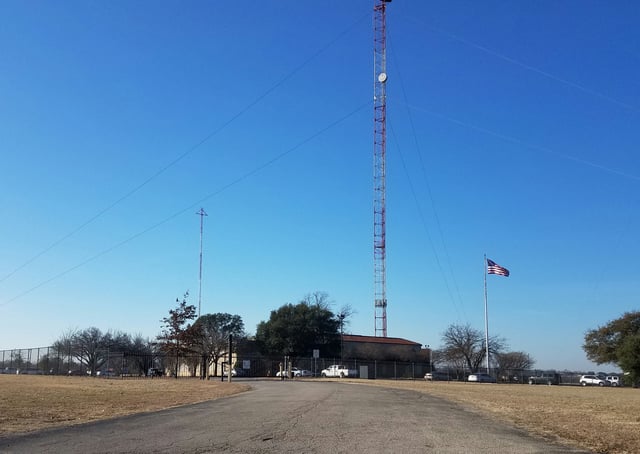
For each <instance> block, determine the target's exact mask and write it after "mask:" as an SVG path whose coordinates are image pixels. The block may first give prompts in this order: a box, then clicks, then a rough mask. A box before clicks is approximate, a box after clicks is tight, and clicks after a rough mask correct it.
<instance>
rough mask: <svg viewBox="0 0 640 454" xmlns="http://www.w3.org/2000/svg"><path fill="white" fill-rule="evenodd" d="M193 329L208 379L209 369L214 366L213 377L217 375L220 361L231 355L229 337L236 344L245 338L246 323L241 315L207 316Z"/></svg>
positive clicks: (198, 321) (199, 320)
mask: <svg viewBox="0 0 640 454" xmlns="http://www.w3.org/2000/svg"><path fill="white" fill-rule="evenodd" d="M193 329H194V332H195V334H194V337H195V345H196V348H197V350H198V352H199V353H200V354H201V355H202V358H203V366H204V367H203V369H204V370H203V371H202V372H204V375H203V377H204V378H207V379H208V378H209V368H210V367H211V366H212V365H213V366H214V372H213V375H214V376H215V375H217V373H218V370H217V368H218V361H219V360H220V358H222V357H223V356H224V355H226V354H227V353H229V352H228V350H229V335H233V336H234V338H236V342H237V341H238V340H239V339H240V338H243V337H245V332H244V322H243V321H242V318H241V317H240V316H239V315H231V314H222V313H217V314H206V315H203V316H201V317H200V318H198V320H196V322H195V324H194V326H193ZM205 371H206V372H205Z"/></svg>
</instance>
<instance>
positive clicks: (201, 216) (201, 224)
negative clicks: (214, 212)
mask: <svg viewBox="0 0 640 454" xmlns="http://www.w3.org/2000/svg"><path fill="white" fill-rule="evenodd" d="M196 214H197V215H199V216H200V275H199V277H198V318H200V306H201V305H202V226H203V224H204V217H205V216H208V214H207V213H206V212H205V211H204V208H200V211H196Z"/></svg>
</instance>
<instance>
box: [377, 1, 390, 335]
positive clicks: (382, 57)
mask: <svg viewBox="0 0 640 454" xmlns="http://www.w3.org/2000/svg"><path fill="white" fill-rule="evenodd" d="M374 1H375V4H374V7H373V286H374V290H373V292H374V306H375V335H376V336H382V337H387V265H386V262H387V252H386V244H385V239H386V231H385V230H386V227H385V223H386V183H385V175H386V148H387V94H386V83H387V38H386V7H387V3H389V2H391V0H374Z"/></svg>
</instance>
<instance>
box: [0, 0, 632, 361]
mask: <svg viewBox="0 0 640 454" xmlns="http://www.w3.org/2000/svg"><path fill="white" fill-rule="evenodd" d="M609 5H610V4H608V3H606V2H596V1H586V2H584V1H566V2H556V1H535V2H534V1H531V2H524V1H522V2H510V1H489V2H475V1H442V2H424V1H409V0H404V1H403V0H394V1H393V2H392V3H391V4H389V7H388V16H387V23H388V73H389V82H388V87H387V90H388V92H387V93H388V131H389V134H388V148H387V153H388V155H387V209H388V211H387V213H388V214H387V257H388V258H387V267H388V273H387V279H388V300H389V306H388V330H389V331H388V334H389V335H390V336H394V337H404V338H407V339H411V340H414V341H416V342H420V343H422V344H429V345H431V346H435V347H437V346H439V345H440V338H441V333H442V332H443V331H444V329H445V328H446V327H447V326H448V325H449V324H451V323H469V324H471V325H472V326H473V327H475V328H477V329H480V330H483V329H484V312H483V303H484V295H483V276H484V272H483V255H484V254H485V253H486V254H487V256H488V257H489V258H491V259H493V260H495V261H496V262H497V263H499V264H500V265H502V266H505V267H507V268H509V269H510V271H511V276H510V277H509V278H504V277H500V276H489V277H488V296H489V331H490V334H496V335H500V336H503V337H504V338H506V339H507V341H508V344H509V347H510V349H511V350H518V351H526V352H528V353H530V354H531V355H532V356H533V357H534V358H535V359H536V365H537V367H540V368H556V369H565V368H567V369H592V370H593V369H595V370H605V371H606V370H611V369H612V366H600V367H599V366H594V365H592V364H591V363H589V362H588V361H587V360H586V358H585V354H584V352H583V351H582V349H581V344H582V341H583V336H584V333H585V331H586V330H588V329H591V328H595V327H597V326H598V325H601V324H604V323H606V322H607V321H609V320H611V319H613V318H616V317H618V316H620V315H621V314H622V313H624V312H625V311H629V310H637V309H638V296H639V295H640V279H639V278H638V274H639V271H640V268H639V265H638V257H640V242H639V240H638V235H637V232H638V231H640V209H639V206H638V205H639V194H640V190H639V189H640V159H639V158H638V151H637V146H638V143H639V142H640V140H639V139H640V127H639V124H640V123H639V120H640V82H639V81H640V47H639V46H640V45H639V42H640V41H639V36H640V34H639V32H638V27H637V25H638V23H640V8H638V6H637V4H635V2H616V3H615V6H609ZM372 7H373V1H372V0H367V1H365V0H354V1H348V2H345V1H338V0H330V1H325V2H312V1H300V0H281V1H242V0H238V1H227V2H204V1H203V2H195V1H190V2H177V1H176V2H166V1H161V2H150V1H139V2H128V1H109V2H84V1H65V2H62V3H60V2H42V1H33V2H22V1H3V2H1V3H0V17H2V20H1V21H0V55H1V56H2V57H1V58H0V153H1V154H0V157H1V160H0V163H1V164H0V177H1V178H0V185H1V186H0V189H1V190H0V209H1V213H2V222H0V245H1V246H0V250H1V253H0V349H8V348H26V347H37V346H46V345H50V344H51V343H52V342H53V341H54V340H55V339H56V338H57V337H58V336H59V335H60V334H62V333H63V332H65V331H66V330H68V329H72V328H87V327H90V326H97V327H99V328H100V329H102V330H108V329H115V330H123V331H126V332H129V333H140V334H142V335H143V336H148V337H155V335H157V334H158V333H159V332H160V319H161V318H162V317H164V316H165V315H167V314H168V310H169V309H170V308H172V307H173V306H174V303H175V299H176V297H180V296H181V295H182V294H183V293H184V292H185V291H186V290H189V291H190V293H191V297H190V299H189V301H190V302H191V303H194V304H197V295H198V254H199V226H200V224H199V221H200V218H199V217H198V216H197V215H196V214H195V212H196V211H197V210H198V209H199V208H200V207H203V208H204V209H205V210H206V211H207V212H208V214H209V216H208V217H207V218H205V228H204V230H205V232H204V265H203V266H204V271H203V303H202V312H203V313H208V312H230V313H235V314H239V315H241V316H242V318H243V319H244V321H245V325H246V327H247V329H248V331H249V332H255V327H256V324H257V323H258V322H260V321H261V320H266V319H267V318H268V317H269V312H270V311H271V310H273V309H276V308H278V307H279V306H281V305H282V304H284V303H288V302H293V303H295V302H297V301H299V300H300V299H301V298H302V297H303V296H304V295H305V294H308V293H311V292H314V291H325V292H327V293H329V295H330V297H331V299H332V300H333V301H335V306H334V307H335V308H336V309H338V308H339V307H340V306H342V305H343V304H350V305H351V306H352V307H353V308H354V309H355V311H356V313H355V315H354V316H353V318H352V320H351V324H350V326H349V330H350V331H351V332H353V333H355V334H365V335H372V334H374V307H373V245H372V243H373V239H372V227H373V215H372V205H373V201H372V199H373V191H372V184H373V183H372V174H373V171H372V153H373V144H372V141H373V138H372V136H373V133H372V127H373V114H372V97H373V43H372V34H373V33H372Z"/></svg>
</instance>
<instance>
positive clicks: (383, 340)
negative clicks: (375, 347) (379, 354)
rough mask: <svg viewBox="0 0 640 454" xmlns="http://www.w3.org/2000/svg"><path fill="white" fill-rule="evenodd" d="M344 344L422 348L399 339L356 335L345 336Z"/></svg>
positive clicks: (418, 343)
mask: <svg viewBox="0 0 640 454" xmlns="http://www.w3.org/2000/svg"><path fill="white" fill-rule="evenodd" d="M344 341H345V342H363V343H364V342H366V343H368V344H387V345H389V344H391V345H412V346H415V345H418V346H420V347H422V344H421V343H420V342H413V341H410V340H407V339H402V338H400V337H377V336H359V335H357V334H345V335H344Z"/></svg>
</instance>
